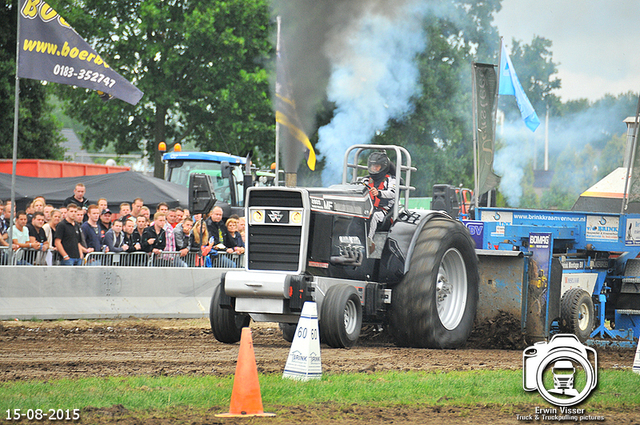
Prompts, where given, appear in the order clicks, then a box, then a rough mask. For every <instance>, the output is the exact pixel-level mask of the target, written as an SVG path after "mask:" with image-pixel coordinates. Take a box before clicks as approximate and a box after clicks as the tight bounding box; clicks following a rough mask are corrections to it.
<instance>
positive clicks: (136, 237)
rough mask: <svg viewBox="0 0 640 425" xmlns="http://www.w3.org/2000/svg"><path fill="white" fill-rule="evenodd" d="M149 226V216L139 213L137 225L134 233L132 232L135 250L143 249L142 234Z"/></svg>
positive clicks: (132, 242)
mask: <svg viewBox="0 0 640 425" xmlns="http://www.w3.org/2000/svg"><path fill="white" fill-rule="evenodd" d="M148 226H149V222H148V220H147V217H145V216H143V215H139V216H138V217H137V218H136V227H135V229H133V233H131V245H132V246H133V248H134V251H143V249H142V234H143V233H144V229H146V228H147V227H148Z"/></svg>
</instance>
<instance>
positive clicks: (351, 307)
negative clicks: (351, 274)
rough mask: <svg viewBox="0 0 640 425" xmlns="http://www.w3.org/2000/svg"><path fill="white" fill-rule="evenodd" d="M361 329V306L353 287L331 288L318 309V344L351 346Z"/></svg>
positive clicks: (338, 286)
mask: <svg viewBox="0 0 640 425" xmlns="http://www.w3.org/2000/svg"><path fill="white" fill-rule="evenodd" d="M361 328H362V304H361V302H360V297H359V296H358V292H357V291H356V289H355V288H354V287H353V286H349V285H334V286H331V287H330V288H329V289H328V290H327V293H326V294H325V296H324V300H323V301H322V306H321V308H320V342H324V343H325V344H327V345H329V346H330V347H334V348H346V347H351V346H353V345H354V344H355V343H356V341H357V340H358V337H359V336H360V329H361Z"/></svg>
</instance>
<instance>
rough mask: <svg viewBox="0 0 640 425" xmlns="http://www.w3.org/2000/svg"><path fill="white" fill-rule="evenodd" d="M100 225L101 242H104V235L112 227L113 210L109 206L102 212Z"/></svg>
mask: <svg viewBox="0 0 640 425" xmlns="http://www.w3.org/2000/svg"><path fill="white" fill-rule="evenodd" d="M98 227H99V228H100V242H102V243H104V235H105V234H106V233H107V231H108V230H109V229H111V210H110V209H109V208H105V209H104V210H102V212H101V213H100V221H98Z"/></svg>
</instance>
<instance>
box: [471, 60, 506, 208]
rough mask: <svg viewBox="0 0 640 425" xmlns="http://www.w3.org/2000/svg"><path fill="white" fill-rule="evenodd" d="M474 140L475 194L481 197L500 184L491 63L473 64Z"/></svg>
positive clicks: (494, 68)
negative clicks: (496, 170) (495, 163)
mask: <svg viewBox="0 0 640 425" xmlns="http://www.w3.org/2000/svg"><path fill="white" fill-rule="evenodd" d="M472 81H473V126H474V133H473V141H474V157H473V159H474V165H475V167H474V168H475V173H476V176H475V180H476V182H475V183H476V184H475V194H476V198H480V196H482V195H483V194H484V193H486V192H488V191H490V190H491V189H493V188H494V187H496V186H497V185H498V184H499V183H500V177H498V176H497V175H496V174H495V173H494V172H493V155H494V153H495V121H496V120H495V115H496V106H497V96H496V90H497V83H498V82H497V75H496V66H495V65H493V64H485V63H477V62H474V63H473V73H472Z"/></svg>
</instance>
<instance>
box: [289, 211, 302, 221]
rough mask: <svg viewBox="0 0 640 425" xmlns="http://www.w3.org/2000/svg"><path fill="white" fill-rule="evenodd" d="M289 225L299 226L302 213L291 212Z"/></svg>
mask: <svg viewBox="0 0 640 425" xmlns="http://www.w3.org/2000/svg"><path fill="white" fill-rule="evenodd" d="M290 218H291V223H295V224H300V223H302V213H301V212H300V211H291V215H290Z"/></svg>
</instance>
